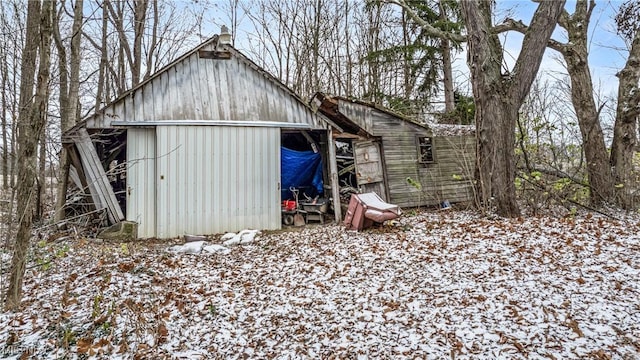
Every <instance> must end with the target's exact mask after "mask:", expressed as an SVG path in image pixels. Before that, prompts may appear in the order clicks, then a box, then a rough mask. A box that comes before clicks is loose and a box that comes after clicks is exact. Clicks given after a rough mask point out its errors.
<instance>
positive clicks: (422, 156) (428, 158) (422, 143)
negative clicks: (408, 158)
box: [418, 136, 435, 164]
mask: <svg viewBox="0 0 640 360" xmlns="http://www.w3.org/2000/svg"><path fill="white" fill-rule="evenodd" d="M418 162H420V163H421V164H431V163H434V162H435V158H434V157H433V138H431V137H428V136H419V137H418Z"/></svg>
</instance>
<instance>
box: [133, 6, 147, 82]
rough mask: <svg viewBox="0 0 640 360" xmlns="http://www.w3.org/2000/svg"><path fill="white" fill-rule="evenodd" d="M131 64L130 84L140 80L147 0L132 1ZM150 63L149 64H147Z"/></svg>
mask: <svg viewBox="0 0 640 360" xmlns="http://www.w3.org/2000/svg"><path fill="white" fill-rule="evenodd" d="M133 4H134V5H133V16H134V26H133V65H132V67H131V86H132V87H135V86H136V85H138V83H139V82H140V71H141V68H142V37H143V36H144V27H145V19H146V16H147V5H148V0H137V1H134V3H133ZM149 65H150V64H149Z"/></svg>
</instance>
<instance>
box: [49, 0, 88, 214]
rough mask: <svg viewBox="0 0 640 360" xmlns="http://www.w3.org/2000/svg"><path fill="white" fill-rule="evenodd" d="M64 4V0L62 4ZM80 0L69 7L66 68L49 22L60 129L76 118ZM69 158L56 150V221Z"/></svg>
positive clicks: (63, 197) (63, 52)
mask: <svg viewBox="0 0 640 360" xmlns="http://www.w3.org/2000/svg"><path fill="white" fill-rule="evenodd" d="M62 6H63V7H64V3H63V4H62ZM83 6H84V4H83V0H76V2H75V8H74V11H73V25H72V27H71V45H70V53H71V59H70V65H71V66H70V68H68V67H67V51H66V47H65V45H64V43H63V42H62V36H61V35H60V29H59V28H58V26H57V24H54V26H53V29H54V31H53V33H54V39H55V42H56V47H57V49H58V54H59V56H60V61H59V62H58V64H59V70H60V130H61V131H62V132H63V133H64V132H65V131H67V130H69V129H70V128H72V127H73V126H74V125H75V124H76V122H77V120H78V113H79V109H78V107H79V101H78V92H79V88H80V45H81V38H82V9H83ZM70 166H71V165H70V159H69V154H68V152H67V149H66V148H65V147H64V146H63V147H62V150H61V151H60V172H59V182H58V189H57V197H56V199H57V201H56V216H55V220H56V221H61V220H62V219H64V216H65V211H64V205H65V203H66V200H67V185H68V180H69V168H70Z"/></svg>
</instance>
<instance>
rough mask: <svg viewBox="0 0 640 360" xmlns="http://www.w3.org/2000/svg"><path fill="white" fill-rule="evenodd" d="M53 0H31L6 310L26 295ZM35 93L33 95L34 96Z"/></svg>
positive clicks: (19, 123)
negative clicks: (15, 219) (24, 286)
mask: <svg viewBox="0 0 640 360" xmlns="http://www.w3.org/2000/svg"><path fill="white" fill-rule="evenodd" d="M52 18H53V3H52V1H51V0H45V1H44V3H43V6H42V11H41V10H40V1H30V2H29V3H28V8H27V30H26V32H27V35H26V42H25V48H24V52H23V57H22V66H21V75H22V78H21V85H20V90H21V91H20V115H19V119H18V127H19V130H18V158H19V159H18V161H17V165H18V186H17V203H18V207H17V210H18V217H19V221H18V224H19V225H18V234H17V237H16V243H15V246H14V250H13V258H12V260H11V273H10V277H9V286H8V288H7V296H6V299H5V309H6V310H16V309H18V307H19V306H20V301H21V299H22V280H23V277H24V272H25V263H26V257H27V251H28V249H29V242H30V239H31V223H32V217H33V205H34V194H33V191H34V189H33V183H34V179H35V177H36V171H35V170H36V169H35V168H36V150H37V145H38V134H39V132H40V129H41V128H42V127H43V126H44V119H45V116H46V113H45V109H46V103H47V95H48V94H47V93H48V85H49V65H50V45H51V23H52ZM38 47H39V48H40V66H39V71H38V87H37V89H36V94H35V96H33V83H34V75H35V68H36V66H35V63H36V54H37V51H38ZM32 96H33V97H32Z"/></svg>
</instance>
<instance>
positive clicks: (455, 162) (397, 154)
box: [339, 100, 475, 207]
mask: <svg viewBox="0 0 640 360" xmlns="http://www.w3.org/2000/svg"><path fill="white" fill-rule="evenodd" d="M339 108H340V112H341V113H343V114H345V115H346V116H347V117H349V119H350V120H352V121H353V122H354V123H356V124H357V125H358V126H360V127H361V128H363V129H366V130H367V132H369V133H370V134H371V135H372V136H374V137H376V138H379V139H380V140H381V143H382V149H383V154H384V167H385V170H386V173H385V175H386V177H387V178H386V184H387V188H388V191H389V196H390V199H389V202H390V203H392V204H397V205H400V206H402V207H417V206H427V205H437V204H440V203H441V202H442V201H444V200H448V201H450V202H466V201H472V200H473V194H474V193H473V174H474V164H475V138H474V136H473V135H462V136H434V134H433V132H432V131H431V129H430V128H428V127H427V126H423V125H420V124H416V123H413V122H411V121H408V120H406V119H402V118H399V117H397V116H394V115H393V114H390V113H388V112H385V111H381V110H380V109H377V108H374V107H371V106H367V105H364V104H360V103H356V102H349V101H343V100H341V101H339ZM420 136H427V137H431V138H432V139H433V154H434V163H429V164H422V163H419V161H418V137H420ZM407 178H411V179H413V180H415V181H416V182H418V183H420V184H421V187H422V188H421V189H416V188H415V187H414V186H412V185H411V184H409V183H408V182H407Z"/></svg>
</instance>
